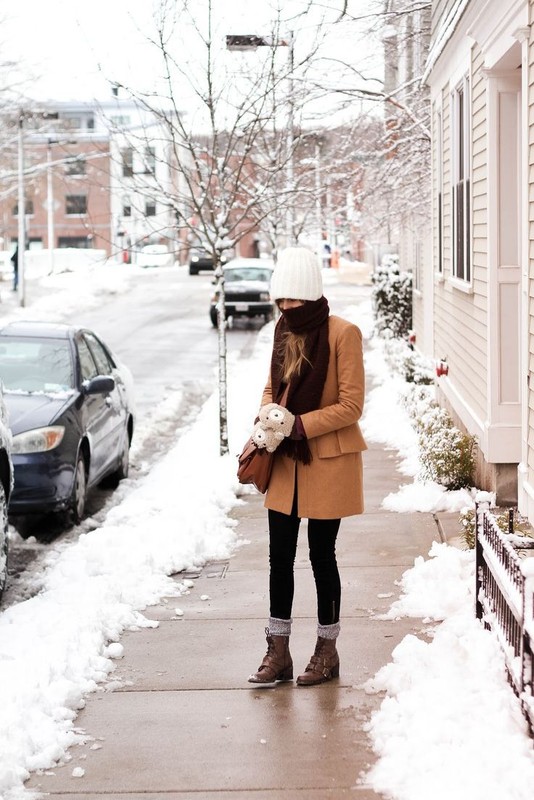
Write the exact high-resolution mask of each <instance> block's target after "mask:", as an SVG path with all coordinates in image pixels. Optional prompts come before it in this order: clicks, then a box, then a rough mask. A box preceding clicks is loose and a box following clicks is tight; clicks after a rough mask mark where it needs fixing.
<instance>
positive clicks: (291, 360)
mask: <svg viewBox="0 0 534 800" xmlns="http://www.w3.org/2000/svg"><path fill="white" fill-rule="evenodd" d="M282 346H283V353H282V364H283V366H282V380H283V381H284V383H289V382H290V380H291V378H292V377H293V376H294V375H299V374H300V371H301V369H302V367H303V364H304V362H305V361H307V362H308V364H309V363H310V360H309V359H308V358H307V357H306V354H305V348H306V336H305V335H304V334H297V333H291V331H287V332H286V333H285V334H284V339H283V343H282Z"/></svg>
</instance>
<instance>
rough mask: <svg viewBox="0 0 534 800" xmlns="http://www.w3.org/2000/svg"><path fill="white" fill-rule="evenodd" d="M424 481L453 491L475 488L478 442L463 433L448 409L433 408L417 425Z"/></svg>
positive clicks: (417, 421)
mask: <svg viewBox="0 0 534 800" xmlns="http://www.w3.org/2000/svg"><path fill="white" fill-rule="evenodd" d="M415 427H416V430H417V431H418V434H419V459H420V461H421V464H422V471H421V476H422V478H423V479H426V480H431V481H435V482H436V483H440V484H441V485H442V486H445V488H446V489H448V490H449V491H454V490H455V489H464V488H468V487H470V486H472V485H473V472H474V470H475V445H476V438H475V437H474V436H471V435H470V434H468V433H462V431H460V430H458V428H456V427H455V426H454V425H453V424H452V419H451V417H450V414H449V413H448V412H447V411H446V410H445V409H444V408H439V407H436V408H431V409H430V410H429V411H428V412H427V413H425V414H423V416H422V417H420V418H419V419H418V420H416V423H415Z"/></svg>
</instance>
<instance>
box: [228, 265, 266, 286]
mask: <svg viewBox="0 0 534 800" xmlns="http://www.w3.org/2000/svg"><path fill="white" fill-rule="evenodd" d="M271 275H272V270H270V269H266V268H265V267H236V268H235V269H225V270H224V280H225V281H230V282H231V281H262V282H263V283H269V281H270V280H271Z"/></svg>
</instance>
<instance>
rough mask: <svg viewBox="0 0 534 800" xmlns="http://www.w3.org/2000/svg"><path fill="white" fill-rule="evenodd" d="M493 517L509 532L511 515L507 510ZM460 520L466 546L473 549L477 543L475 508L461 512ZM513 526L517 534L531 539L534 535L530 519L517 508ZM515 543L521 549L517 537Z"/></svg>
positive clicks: (502, 528)
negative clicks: (523, 515)
mask: <svg viewBox="0 0 534 800" xmlns="http://www.w3.org/2000/svg"><path fill="white" fill-rule="evenodd" d="M493 519H494V520H495V522H496V523H497V527H498V528H499V529H500V530H501V531H502V532H503V533H508V526H509V519H510V517H509V514H508V513H507V512H506V513H504V514H493ZM458 522H459V523H460V531H461V533H460V536H461V537H462V539H463V540H464V542H465V545H466V547H467V548H468V549H469V550H472V549H473V547H474V546H475V544H476V522H475V512H474V510H473V509H472V508H466V509H465V510H464V511H462V512H461V514H460V517H459V519H458ZM513 528H514V530H513V532H514V535H515V536H518V537H521V536H522V537H525V538H527V539H531V538H532V536H533V531H532V527H531V525H530V523H529V521H528V520H527V519H526V518H525V517H522V516H521V515H520V514H519V513H518V511H517V510H516V509H514V525H513ZM514 544H515V545H516V547H518V549H521V545H520V541H519V542H518V540H517V539H515V540H514Z"/></svg>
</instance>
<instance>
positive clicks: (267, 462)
mask: <svg viewBox="0 0 534 800" xmlns="http://www.w3.org/2000/svg"><path fill="white" fill-rule="evenodd" d="M288 391H289V387H288V386H286V388H285V390H284V392H283V394H282V397H281V399H280V403H279V405H281V406H285V404H286V401H287V395H288ZM273 459H274V453H269V452H267V450H265V449H264V448H261V449H260V448H259V447H256V445H255V444H254V442H253V441H252V437H251V438H250V439H249V440H248V441H247V443H246V444H245V446H244V448H243V450H242V452H241V455H239V456H238V457H237V460H238V467H237V480H238V481H239V483H243V484H247V483H251V484H252V485H253V486H255V487H256V489H257V490H258V492H261V493H262V494H265V492H266V491H267V488H268V486H269V481H270V480H271V472H272V471H273Z"/></svg>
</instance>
